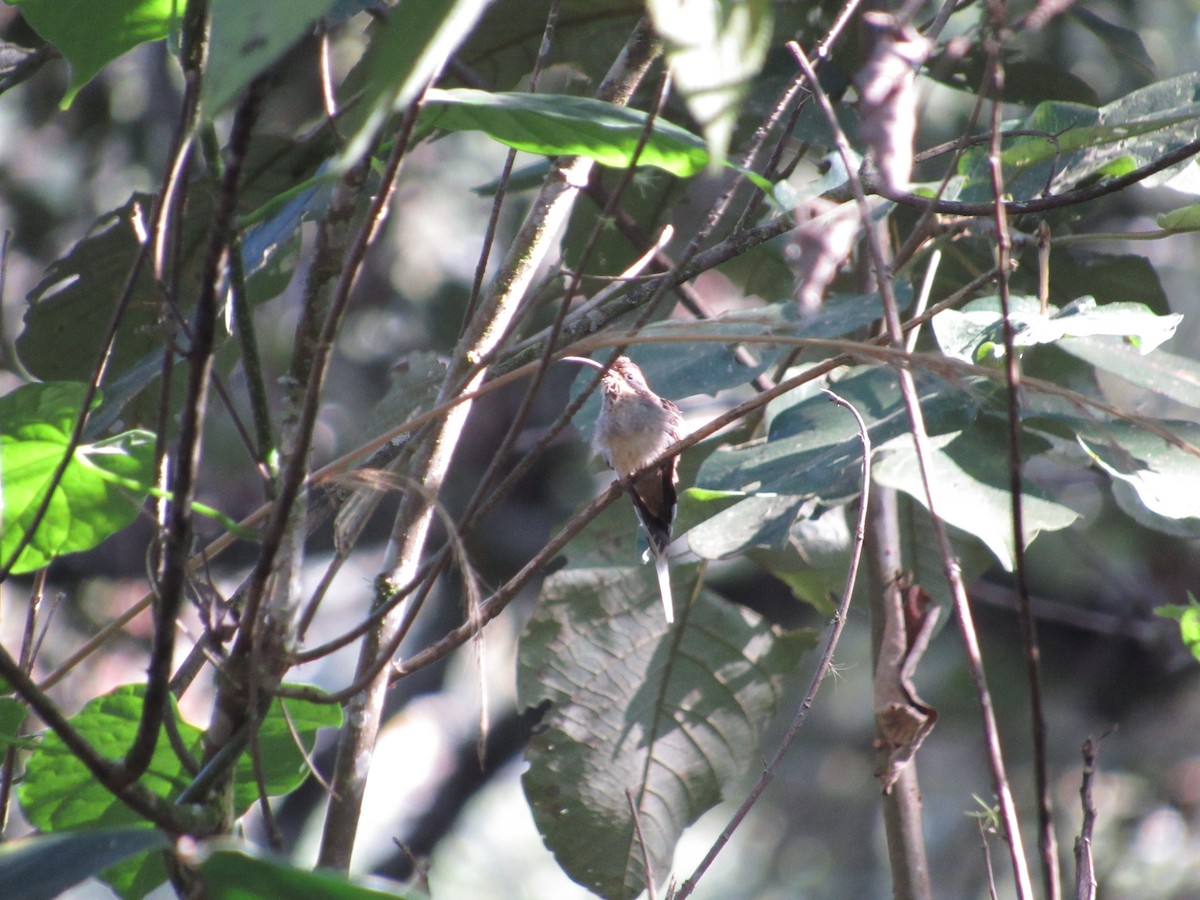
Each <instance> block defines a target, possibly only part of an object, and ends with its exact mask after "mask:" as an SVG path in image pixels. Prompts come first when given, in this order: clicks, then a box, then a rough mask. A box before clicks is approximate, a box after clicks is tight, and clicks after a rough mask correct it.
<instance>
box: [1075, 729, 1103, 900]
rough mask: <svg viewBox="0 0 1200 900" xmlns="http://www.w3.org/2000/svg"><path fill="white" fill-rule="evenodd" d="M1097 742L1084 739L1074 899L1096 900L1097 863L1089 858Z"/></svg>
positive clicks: (1092, 829)
mask: <svg viewBox="0 0 1200 900" xmlns="http://www.w3.org/2000/svg"><path fill="white" fill-rule="evenodd" d="M1099 752H1100V748H1099V745H1098V743H1097V742H1096V741H1095V740H1093V739H1092V738H1090V737H1089V738H1088V739H1087V740H1086V741H1084V742H1083V777H1082V778H1081V779H1080V782H1079V801H1080V803H1081V804H1082V806H1083V824H1081V825H1080V826H1079V837H1077V838H1076V839H1075V900H1096V887H1097V885H1096V864H1095V861H1094V860H1093V859H1092V832H1093V831H1095V828H1096V802H1095V801H1094V800H1093V799H1092V783H1093V782H1094V781H1095V780H1096V757H1097V756H1098V755H1099Z"/></svg>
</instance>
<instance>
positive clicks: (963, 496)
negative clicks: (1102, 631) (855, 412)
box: [872, 417, 1079, 572]
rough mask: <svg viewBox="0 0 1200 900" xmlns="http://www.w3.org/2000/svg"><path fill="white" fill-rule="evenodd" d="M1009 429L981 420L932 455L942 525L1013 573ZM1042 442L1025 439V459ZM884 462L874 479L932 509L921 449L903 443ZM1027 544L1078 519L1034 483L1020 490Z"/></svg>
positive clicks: (888, 450)
mask: <svg viewBox="0 0 1200 900" xmlns="http://www.w3.org/2000/svg"><path fill="white" fill-rule="evenodd" d="M1006 444H1007V436H1006V432H1005V425H1004V423H1003V422H1001V421H999V420H998V419H995V418H991V417H981V418H980V419H979V420H978V421H976V422H975V424H974V425H972V427H971V428H969V429H967V430H966V431H963V432H959V433H951V434H944V435H939V436H937V437H935V438H933V439H932V440H931V441H930V445H931V449H932V453H931V455H930V459H929V460H928V464H929V480H930V486H931V488H932V492H933V499H934V503H935V505H936V507H937V513H938V515H939V516H940V517H941V518H942V520H943V521H945V522H947V523H949V524H950V525H953V526H955V527H956V528H958V529H960V530H962V531H965V532H966V533H967V534H971V535H974V536H975V537H977V538H978V539H979V540H980V541H982V542H983V543H984V545H985V546H986V547H987V548H988V549H989V550H991V551H992V554H993V555H994V556H995V557H996V559H997V560H998V561H999V563H1000V564H1001V565H1002V566H1003V567H1004V568H1005V569H1006V570H1008V571H1010V572H1011V571H1012V569H1013V565H1014V562H1013V557H1014V554H1015V552H1016V548H1015V546H1014V544H1013V528H1012V518H1011V517H1012V494H1011V493H1010V492H1009V490H1008V478H1009V468H1008V458H1007V455H1006V454H1005V453H1004V452H1003V449H1002V448H1004V447H1005V446H1006ZM1049 446H1050V444H1049V442H1047V441H1046V440H1044V439H1043V438H1041V437H1037V436H1033V435H1023V436H1022V440H1021V452H1022V454H1023V455H1024V456H1026V458H1028V457H1029V456H1033V455H1034V454H1036V453H1040V452H1043V451H1045V450H1047V449H1049ZM880 457H881V458H880V459H879V461H878V462H876V464H875V466H874V468H873V469H872V474H873V476H874V477H875V480H876V481H878V482H879V483H880V484H882V485H886V486H887V487H893V488H896V489H897V490H900V491H904V492H905V493H906V494H908V495H909V496H911V497H913V498H914V499H916V500H917V501H918V502H919V503H921V505H923V506H925V507H926V508H928V497H927V496H926V493H925V486H924V484H923V482H922V480H921V469H920V467H919V465H918V463H917V457H916V449H915V448H914V447H913V444H912V441H911V440H910V439H908V438H907V437H906V438H900V439H897V440H895V441H893V442H892V443H890V444H886V445H884V446H883V447H881V448H880ZM1021 506H1022V516H1023V520H1024V541H1025V544H1028V543H1029V542H1030V541H1032V540H1033V539H1034V538H1035V537H1037V535H1038V534H1039V533H1040V532H1042V531H1057V530H1059V529H1061V528H1066V527H1067V526H1068V525H1070V524H1071V523H1072V522H1074V521H1075V520H1076V519H1078V518H1079V514H1078V513H1077V512H1075V510H1073V509H1071V508H1070V507H1067V506H1063V505H1062V504H1061V503H1056V502H1055V501H1053V500H1050V499H1048V498H1047V497H1045V496H1044V495H1043V494H1042V492H1041V491H1040V490H1039V489H1038V488H1037V487H1036V486H1034V485H1033V484H1031V483H1029V482H1026V483H1025V484H1024V485H1023V486H1022V488H1021Z"/></svg>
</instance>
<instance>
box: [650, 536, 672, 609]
mask: <svg viewBox="0 0 1200 900" xmlns="http://www.w3.org/2000/svg"><path fill="white" fill-rule="evenodd" d="M654 572H655V574H656V575H658V592H659V594H660V595H662V604H663V612H665V613H666V614H667V624H668V625H671V624H672V623H674V621H675V602H674V601H673V600H672V599H671V570H670V569H669V568H667V554H666V551H665V550H664V551H663V552H662V553H655V554H654Z"/></svg>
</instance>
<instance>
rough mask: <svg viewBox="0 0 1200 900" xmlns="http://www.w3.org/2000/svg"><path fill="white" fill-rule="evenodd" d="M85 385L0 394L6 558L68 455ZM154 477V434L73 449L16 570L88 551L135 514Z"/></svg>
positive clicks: (0, 503) (2, 548) (0, 547)
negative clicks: (69, 554)
mask: <svg viewBox="0 0 1200 900" xmlns="http://www.w3.org/2000/svg"><path fill="white" fill-rule="evenodd" d="M85 390H86V388H85V386H84V385H82V384H76V383H71V382H67V383H61V382H60V383H55V384H28V385H24V386H22V387H19V388H17V389H16V390H15V391H13V392H12V393H10V394H8V395H6V396H4V397H0V560H2V561H3V562H4V563H8V562H9V561H10V560H11V557H12V555H13V553H14V552H15V551H16V549H17V546H18V544H19V543H21V542H22V541H23V540H24V539H25V538H26V537H27V536H28V535H29V533H30V530H31V529H32V527H33V524H34V522H33V520H34V517H35V515H36V513H37V511H38V509H39V508H40V507H41V505H42V503H43V502H44V500H45V498H46V494H47V491H48V490H49V489H50V487H51V478H52V476H53V475H54V472H55V471H56V469H57V468H58V466H59V465H60V463H61V462H62V460H63V456H64V454H65V453H66V452H67V445H68V443H69V441H70V437H71V432H72V430H73V428H74V425H75V419H76V417H77V416H78V415H79V413H80V410H81V408H82V405H83V397H84V392H85ZM153 476H154V435H152V434H150V433H149V432H147V431H127V432H124V433H123V434H119V435H116V436H115V437H110V438H106V439H104V440H102V441H97V442H95V443H89V444H83V445H81V446H79V447H76V448H75V452H74V454H73V455H72V458H71V461H70V462H69V463H68V464H67V467H66V469H65V470H64V472H63V476H62V478H61V480H60V481H59V482H58V484H57V485H56V486H55V487H54V491H53V493H52V494H50V503H49V505H48V506H47V507H46V512H45V515H43V516H42V519H41V522H40V523H39V524H38V527H37V530H36V532H34V533H33V534H32V536H31V537H30V538H29V540H28V542H27V543H26V546H25V549H24V550H22V551H21V555H20V558H19V559H17V560H16V562H15V563H14V564H13V565H12V568H11V571H12V572H14V573H17V574H20V573H22V572H32V571H35V570H37V569H40V568H42V567H43V566H45V565H47V564H49V563H50V562H51V561H52V560H54V559H55V558H57V557H59V556H62V555H64V554H67V553H78V552H79V551H81V550H89V549H91V548H92V547H94V546H96V545H97V544H98V543H100V542H101V541H102V540H104V539H105V538H106V537H108V536H109V535H111V534H115V533H116V532H118V531H120V530H121V529H122V528H125V527H126V526H127V525H129V524H130V523H131V522H132V521H133V520H134V518H135V517H136V516H137V513H138V509H139V508H140V507H141V504H142V501H143V500H144V499H145V498H146V494H147V493H148V488H145V489H139V488H138V487H137V486H138V485H150V484H152V483H153Z"/></svg>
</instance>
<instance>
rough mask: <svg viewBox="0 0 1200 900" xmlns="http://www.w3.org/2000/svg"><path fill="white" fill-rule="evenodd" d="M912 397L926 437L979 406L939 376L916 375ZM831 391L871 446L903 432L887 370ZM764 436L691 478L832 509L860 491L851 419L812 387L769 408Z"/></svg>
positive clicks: (855, 376) (714, 458)
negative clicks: (860, 423)
mask: <svg viewBox="0 0 1200 900" xmlns="http://www.w3.org/2000/svg"><path fill="white" fill-rule="evenodd" d="M917 384H918V394H919V396H920V400H921V406H922V409H923V410H924V413H925V420H926V426H927V427H928V428H929V430H930V431H931V432H934V433H936V432H940V431H948V430H958V429H961V428H963V427H965V426H966V425H967V424H968V423H969V422H970V421H971V420H972V419H973V418H974V416H975V414H976V412H977V409H978V402H977V399H976V398H975V397H974V396H973V395H972V394H971V393H969V392H968V391H966V390H963V389H962V388H960V387H956V386H954V385H952V384H950V383H949V382H946V381H942V380H941V379H939V378H936V377H932V376H926V375H922V376H919V377H918V378H917ZM831 388H832V389H833V390H834V391H836V392H837V393H838V394H839V395H840V396H842V397H844V398H845V399H846V400H847V401H849V402H850V403H852V404H854V406H855V408H856V409H857V410H858V412H859V414H860V415H862V417H863V419H864V421H865V422H866V425H867V428H868V430H869V431H870V434H871V442H872V444H873V445H874V446H876V447H878V446H879V445H880V444H882V443H883V442H884V441H887V440H890V439H891V438H894V437H896V436H897V435H900V434H903V433H904V432H906V431H908V427H909V423H908V416H907V414H906V413H905V410H904V404H903V401H902V399H901V396H900V388H899V385H898V384H897V382H896V376H895V373H894V372H892V371H891V370H890V369H888V368H886V367H877V368H870V369H865V370H857V371H855V372H852V373H851V374H850V375H848V376H847V377H845V378H841V379H839V380H837V381H836V382H834V383H833V384H832V385H831ZM769 412H770V413H771V415H772V418H771V422H770V428H769V430H768V434H767V439H766V440H765V441H764V440H757V441H753V442H750V443H747V444H743V445H741V446H737V447H730V448H727V449H721V450H718V451H716V452H715V453H713V454H712V455H711V456H709V457H708V459H706V460H705V461H704V463H703V464H702V465H701V467H700V471H699V473H698V474H697V476H696V484H697V485H698V486H699V487H703V488H708V489H711V490H726V491H745V492H747V493H775V494H785V495H792V496H795V497H817V498H819V499H821V500H822V501H824V502H825V503H827V504H835V503H838V502H841V501H844V500H846V499H847V498H850V497H853V496H855V495H857V494H858V492H859V490H860V486H861V483H862V444H861V442H860V440H859V436H858V427H857V425H856V424H855V422H854V419H853V417H852V416H851V415H850V414H849V413H848V412H846V410H844V409H841V408H840V407H838V406H837V405H836V404H834V403H833V402H832V401H830V399H829V398H828V397H825V396H823V395H820V394H817V395H816V396H812V392H811V389H809V390H805V389H801V390H798V391H794V392H792V393H790V394H788V395H786V397H784V398H781V400H780V401H776V402H775V403H773V404H771V407H770V410H769Z"/></svg>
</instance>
